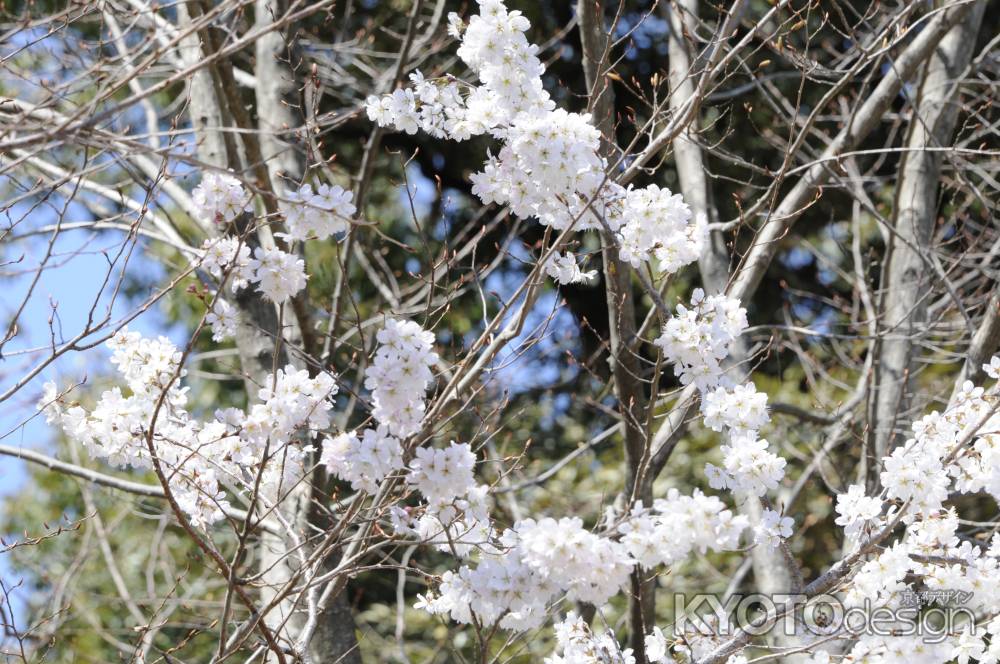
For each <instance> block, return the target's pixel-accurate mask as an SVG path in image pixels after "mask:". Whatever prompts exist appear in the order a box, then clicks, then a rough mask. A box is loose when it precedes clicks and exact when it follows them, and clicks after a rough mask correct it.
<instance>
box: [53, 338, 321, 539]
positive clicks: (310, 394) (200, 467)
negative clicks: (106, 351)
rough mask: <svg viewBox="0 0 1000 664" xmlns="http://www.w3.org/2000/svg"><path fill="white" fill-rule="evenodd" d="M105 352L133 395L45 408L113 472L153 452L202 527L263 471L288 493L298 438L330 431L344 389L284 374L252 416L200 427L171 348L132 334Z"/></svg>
mask: <svg viewBox="0 0 1000 664" xmlns="http://www.w3.org/2000/svg"><path fill="white" fill-rule="evenodd" d="M107 345H108V347H109V348H110V349H111V351H112V356H111V362H112V364H113V365H114V366H115V367H116V368H117V370H118V372H119V373H120V374H121V376H122V378H123V379H124V383H125V386H126V389H127V392H126V391H123V390H122V388H120V387H114V388H112V389H110V390H107V391H105V392H104V393H103V394H101V396H100V398H99V399H98V401H97V403H96V404H95V406H94V407H93V408H92V409H90V410H87V409H85V408H84V407H83V406H79V405H74V406H70V407H68V408H66V407H64V406H63V404H62V403H60V401H59V399H58V395H57V393H56V388H55V386H54V385H52V384H50V385H48V386H47V391H46V394H45V396H44V397H43V399H42V401H41V402H40V406H42V407H44V409H45V413H46V417H47V419H48V421H49V422H50V423H58V424H59V425H60V426H61V428H62V430H63V431H64V432H65V433H66V435H67V436H68V437H69V438H70V440H72V441H74V442H76V443H78V444H81V445H83V446H84V447H85V448H86V449H87V452H88V453H89V454H90V455H91V456H92V457H93V458H95V459H103V460H105V461H106V462H107V463H108V464H110V465H112V466H115V467H122V468H124V467H133V468H141V469H148V468H151V467H152V466H153V457H152V455H151V453H150V449H149V447H150V445H152V446H153V448H154V449H155V452H156V459H157V460H158V461H159V464H160V465H161V468H162V471H163V474H164V475H165V476H167V477H169V479H170V485H171V491H172V492H173V494H174V497H175V498H176V500H177V503H178V505H179V506H180V507H181V509H183V510H184V512H185V513H186V514H187V516H188V518H189V519H190V521H191V523H193V524H194V525H196V526H198V527H206V526H208V525H210V524H212V523H214V522H216V521H218V520H219V519H221V518H222V517H223V515H224V512H225V510H226V509H228V507H229V502H228V499H227V498H226V493H225V491H224V490H223V484H225V485H226V486H228V487H235V488H236V489H237V490H240V491H246V492H250V491H252V490H253V486H252V483H247V482H246V479H245V478H246V477H256V474H257V472H256V471H258V470H259V469H260V465H261V464H262V463H263V464H265V467H264V469H263V471H264V472H263V481H264V485H265V486H267V487H269V488H279V490H280V487H281V486H282V482H285V481H288V480H292V479H294V478H293V477H291V476H290V475H291V474H293V472H294V471H295V470H296V468H299V467H300V466H298V465H297V463H298V462H299V461H300V460H301V457H302V455H303V454H304V453H305V451H307V449H308V445H307V444H306V445H303V444H301V442H300V441H293V439H294V438H295V437H296V436H299V435H300V434H301V435H302V436H304V437H305V438H308V437H311V436H312V435H313V433H314V432H316V431H318V430H322V429H324V428H326V427H327V426H329V414H328V413H329V411H330V409H331V408H332V403H330V398H331V397H332V396H333V395H335V394H336V393H337V386H336V383H335V381H334V380H333V378H331V377H330V376H328V375H326V374H320V375H318V376H316V377H314V378H313V377H310V376H309V374H308V372H306V371H296V370H295V369H294V368H293V367H286V368H285V369H283V370H279V371H278V372H277V374H276V376H275V380H274V385H273V387H267V388H262V389H261V390H260V392H259V394H258V397H259V398H260V400H261V403H257V404H254V405H253V406H252V407H251V408H250V410H249V412H247V413H244V412H243V411H242V410H239V409H235V408H232V409H227V410H222V411H217V412H216V413H215V416H214V418H213V419H211V420H208V421H200V420H198V419H196V418H194V417H192V416H191V414H190V413H188V412H187V410H186V409H185V405H186V401H187V398H186V393H187V388H186V387H182V386H181V384H180V383H181V379H182V378H183V377H184V371H183V370H182V369H181V367H180V361H181V359H182V355H181V353H180V351H178V350H177V348H176V347H175V346H174V345H173V344H172V343H171V342H170V340H168V339H166V338H164V337H160V338H158V339H146V338H144V337H142V336H141V335H140V334H139V333H137V332H132V331H129V330H128V329H127V328H125V329H122V330H121V331H120V332H119V333H118V334H116V335H115V336H114V337H113V338H112V339H111V340H109V341H108V344H107ZM154 415H155V426H154ZM265 450H268V455H267V457H266V458H265V456H264V451H265ZM287 487H288V485H286V488H287Z"/></svg>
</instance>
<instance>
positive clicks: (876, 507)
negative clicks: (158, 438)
mask: <svg viewBox="0 0 1000 664" xmlns="http://www.w3.org/2000/svg"><path fill="white" fill-rule="evenodd" d="M995 366H1000V360H998V359H997V358H994V359H993V360H992V361H991V363H990V364H988V365H986V366H985V367H984V369H986V370H987V373H988V374H991V369H992V368H993V367H995ZM993 373H994V374H995V371H994V372H993ZM991 377H995V376H993V375H992V374H991ZM997 399H998V393H997V388H996V387H994V388H992V389H991V390H989V391H987V390H985V389H983V388H982V387H976V386H974V385H972V384H971V383H966V384H965V385H963V386H962V388H961V389H960V390H959V392H958V394H957V395H956V396H955V397H954V398H953V400H952V403H951V404H950V406H949V408H948V409H947V410H946V411H944V412H933V413H930V414H928V415H926V416H925V417H923V418H921V419H920V420H918V421H916V422H915V423H914V424H913V437H912V438H910V439H909V440H907V441H906V442H905V443H904V444H902V445H900V446H899V447H897V448H896V449H895V450H893V451H892V452H891V453H890V454H889V455H887V456H886V457H884V458H883V459H882V468H883V470H882V473H881V480H882V486H883V487H884V490H883V492H882V494H881V495H877V496H872V495H866V492H865V489H864V487H863V486H861V485H852V486H850V487H849V488H848V490H847V491H846V492H845V493H843V494H840V495H839V496H838V499H837V505H836V512H837V515H838V516H837V519H836V523H837V525H839V526H841V527H842V528H843V529H844V534H845V539H846V540H847V543H848V549H850V548H856V547H857V546H859V545H860V543H862V542H863V541H865V540H866V539H867V538H868V537H871V536H873V535H875V534H877V533H879V532H880V531H882V530H883V529H885V528H887V527H888V526H890V525H891V524H893V523H895V522H897V521H899V522H902V523H903V524H906V529H905V532H904V534H903V536H902V537H901V538H899V539H898V540H896V541H895V542H893V543H891V544H890V545H887V546H884V547H883V548H882V549H881V550H880V551H878V552H877V553H876V554H874V555H873V556H872V557H870V558H869V559H868V560H867V561H865V562H864V563H863V564H862V565H861V566H860V569H858V571H857V572H856V573H854V574H853V576H852V577H851V579H850V584H849V586H848V587H847V589H846V592H845V593H844V600H845V602H846V604H847V605H848V606H864V607H866V610H867V611H868V612H869V615H871V613H870V612H871V611H873V610H876V609H879V608H882V607H884V608H888V609H899V608H901V607H904V606H907V605H908V603H909V602H912V601H913V598H919V597H920V594H919V592H918V591H920V590H924V591H951V592H955V591H960V592H963V593H966V594H967V595H966V599H965V603H964V604H963V605H962V607H961V608H962V609H963V610H968V611H971V612H972V613H974V614H975V615H977V616H986V617H987V620H984V621H982V622H981V623H980V624H979V625H978V626H977V628H976V629H975V630H972V629H971V628H970V627H969V626H966V627H965V628H964V629H962V631H960V632H958V633H951V634H949V635H947V638H943V639H941V640H940V642H928V640H927V639H926V638H921V636H919V635H918V636H913V635H906V634H907V632H906V628H908V625H906V624H904V623H902V622H901V623H900V625H899V628H900V629H898V630H896V631H897V633H898V634H899V635H894V634H892V633H891V628H892V627H893V625H892V624H886V623H883V624H882V627H883V629H882V630H880V633H879V634H878V635H876V634H866V635H863V636H861V637H860V638H858V639H857V640H856V642H855V643H854V645H853V647H852V648H851V650H850V651H849V652H847V653H846V654H845V655H844V658H845V659H844V661H849V662H872V663H877V664H883V663H889V662H891V663H894V664H896V663H903V662H905V663H906V664H945V663H946V662H952V661H955V662H971V661H977V662H980V663H981V664H982V663H987V664H996V663H997V662H998V661H1000V619H997V618H996V617H995V616H997V614H998V613H1000V535H998V534H994V535H993V536H992V539H991V540H990V541H989V542H986V541H982V542H980V543H977V542H976V541H974V540H969V539H962V538H960V537H959V536H958V528H959V525H960V520H959V517H958V514H957V512H956V510H955V508H954V507H948V506H947V505H946V503H947V501H948V499H949V497H950V496H952V495H954V494H962V493H980V492H984V491H985V492H986V493H989V494H991V495H992V496H993V497H994V499H997V498H998V495H997V493H995V491H996V487H995V486H991V484H990V482H991V480H992V478H993V477H995V476H996V474H997V473H998V472H1000V460H998V459H997V457H996V453H995V450H994V448H995V445H996V443H997V442H1000V441H997V439H996V436H995V434H994V433H992V432H995V431H998V430H1000V429H998V426H1000V415H997V414H996V412H995V411H996V404H997ZM917 608H919V607H917ZM883 615H886V616H888V615H891V614H883ZM989 617H993V618H992V620H990V619H989ZM812 661H813V662H816V663H824V662H830V661H831V659H830V654H829V653H828V652H826V651H824V650H819V651H818V652H816V653H814V654H813V657H812Z"/></svg>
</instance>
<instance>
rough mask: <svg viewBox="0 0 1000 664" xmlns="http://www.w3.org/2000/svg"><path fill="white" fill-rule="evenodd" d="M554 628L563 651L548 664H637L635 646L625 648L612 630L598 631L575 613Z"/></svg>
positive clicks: (550, 658) (558, 648)
mask: <svg viewBox="0 0 1000 664" xmlns="http://www.w3.org/2000/svg"><path fill="white" fill-rule="evenodd" d="M554 629H555V633H556V646H557V648H556V650H557V652H558V653H560V654H555V655H553V656H552V657H546V658H545V664H635V656H634V655H633V654H632V649H631V648H622V647H621V646H620V645H619V644H618V641H617V640H616V639H615V636H614V634H613V633H611V632H604V633H603V634H594V632H593V631H592V630H591V629H590V625H588V624H587V623H586V621H584V620H583V619H582V618H580V617H579V616H578V615H576V614H575V613H570V614H568V615H567V616H566V618H565V619H564V620H563V621H561V622H558V623H556V624H555V625H554ZM647 650H648V648H647ZM647 656H648V653H647ZM648 659H649V661H651V662H655V661H657V660H655V659H653V658H651V657H649V658H648Z"/></svg>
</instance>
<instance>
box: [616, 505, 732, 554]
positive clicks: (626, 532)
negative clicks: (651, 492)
mask: <svg viewBox="0 0 1000 664" xmlns="http://www.w3.org/2000/svg"><path fill="white" fill-rule="evenodd" d="M748 525H749V520H748V519H747V518H746V517H745V516H734V515H733V513H732V512H731V511H730V510H728V509H726V506H725V504H723V502H722V501H721V500H719V499H718V498H717V497H715V496H706V495H705V494H703V493H702V492H701V491H698V490H697V489H696V490H695V491H694V493H693V494H692V495H691V496H685V495H682V494H681V493H680V492H678V491H677V489H670V490H669V491H668V492H667V497H666V498H660V499H657V500H655V501H653V507H652V509H648V508H644V507H643V506H642V505H641V504H639V505H636V506H635V507H633V508H632V513H631V514H630V518H629V519H628V520H626V521H625V522H624V523H623V524H622V525H620V526H619V527H618V531H619V532H620V533H621V534H622V538H621V542H622V544H624V545H625V548H626V549H627V550H628V553H629V555H630V556H631V557H632V559H633V560H635V561H636V562H637V563H638V564H639V565H641V566H642V567H644V568H646V569H652V568H653V567H655V566H657V565H661V564H665V565H671V564H673V563H675V562H677V561H679V560H683V559H684V558H686V557H687V556H688V555H689V554H690V553H691V552H692V551H698V552H699V553H705V552H706V551H707V550H709V549H714V550H732V549H736V548H738V546H739V539H740V534H741V533H742V532H743V530H744V529H746V528H747V526H748Z"/></svg>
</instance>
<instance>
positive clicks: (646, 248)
mask: <svg viewBox="0 0 1000 664" xmlns="http://www.w3.org/2000/svg"><path fill="white" fill-rule="evenodd" d="M622 207H623V210H622V213H621V214H622V218H623V219H625V220H627V223H626V224H624V225H623V226H622V229H621V232H620V233H619V241H620V243H621V249H620V252H619V253H620V254H621V259H622V260H623V261H628V262H629V263H631V264H632V266H633V267H639V266H640V265H642V263H644V262H651V261H652V259H653V258H654V257H655V258H656V260H657V261H658V262H659V267H660V270H661V271H663V272H667V273H672V272H676V271H677V270H679V269H681V268H682V267H684V266H685V265H688V264H689V263H693V262H694V261H696V260H698V257H699V256H701V253H702V251H703V250H704V248H705V243H706V241H707V236H708V227H707V225H706V224H705V220H704V219H703V218H700V217H699V218H698V219H696V220H695V222H694V223H692V221H691V208H689V207H688V205H687V203H685V202H684V199H683V198H681V195H680V194H673V193H671V192H670V190H669V189H666V188H663V189H661V188H660V187H658V186H656V185H655V184H652V185H649V186H648V187H645V188H644V189H629V191H628V193H626V194H625V199H624V200H623V201H622Z"/></svg>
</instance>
